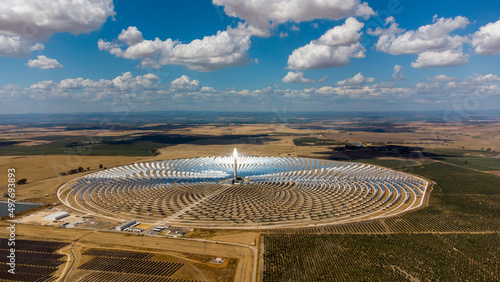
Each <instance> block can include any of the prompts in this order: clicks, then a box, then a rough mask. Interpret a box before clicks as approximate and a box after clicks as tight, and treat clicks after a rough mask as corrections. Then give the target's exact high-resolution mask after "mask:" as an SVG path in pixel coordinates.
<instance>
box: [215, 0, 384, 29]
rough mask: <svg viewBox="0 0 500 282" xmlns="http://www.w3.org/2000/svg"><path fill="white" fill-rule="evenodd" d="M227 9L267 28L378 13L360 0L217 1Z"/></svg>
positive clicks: (231, 13) (233, 15) (217, 3)
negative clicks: (289, 23) (290, 23)
mask: <svg viewBox="0 0 500 282" xmlns="http://www.w3.org/2000/svg"><path fill="white" fill-rule="evenodd" d="M212 2H213V3H214V4H215V5H218V6H224V12H225V13H226V14H227V15H228V16H231V17H238V18H240V19H243V20H245V21H246V22H247V23H249V24H251V25H254V26H257V27H259V28H261V29H266V28H268V27H269V25H270V23H271V25H276V24H281V23H285V22H289V21H291V22H303V21H311V20H315V19H331V20H340V19H343V18H346V17H350V16H371V15H374V14H375V12H374V11H373V10H372V8H370V7H369V6H368V4H367V3H366V2H363V3H361V2H360V0H309V1H301V0H267V1H262V0H247V1H240V0H213V1H212Z"/></svg>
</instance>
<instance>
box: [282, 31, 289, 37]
mask: <svg viewBox="0 0 500 282" xmlns="http://www.w3.org/2000/svg"><path fill="white" fill-rule="evenodd" d="M285 37H288V33H287V32H284V31H282V32H280V38H285Z"/></svg>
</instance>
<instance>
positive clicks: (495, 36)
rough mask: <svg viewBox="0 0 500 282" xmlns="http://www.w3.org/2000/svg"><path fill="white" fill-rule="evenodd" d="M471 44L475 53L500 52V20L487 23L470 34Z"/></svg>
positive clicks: (491, 53) (492, 53)
mask: <svg viewBox="0 0 500 282" xmlns="http://www.w3.org/2000/svg"><path fill="white" fill-rule="evenodd" d="M472 46H473V47H475V49H474V51H476V53H477V54H481V55H484V56H491V55H494V54H499V53H500V20H498V21H496V22H494V23H488V24H487V25H485V26H482V27H480V28H479V30H478V31H476V32H475V33H474V34H473V35H472Z"/></svg>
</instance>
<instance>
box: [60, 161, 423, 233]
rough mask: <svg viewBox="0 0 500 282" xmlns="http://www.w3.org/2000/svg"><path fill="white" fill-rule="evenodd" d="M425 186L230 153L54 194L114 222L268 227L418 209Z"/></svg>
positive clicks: (125, 169)
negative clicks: (132, 219) (231, 154)
mask: <svg viewBox="0 0 500 282" xmlns="http://www.w3.org/2000/svg"><path fill="white" fill-rule="evenodd" d="M235 166H236V170H237V176H238V179H239V180H238V181H235V182H234V183H232V182H231V179H234V178H235V175H234V174H235V170H234V168H235ZM427 189H428V182H427V181H426V180H424V179H422V178H420V177H418V176H415V175H411V174H408V173H403V172H398V171H394V170H391V169H387V168H383V167H379V166H374V165H368V164H362V163H356V162H341V161H329V160H320V159H312V158H297V157H247V156H236V154H235V156H230V157H227V156H219V157H201V158H189V159H173V160H164V161H154V162H145V163H134V164H130V165H126V166H120V167H115V168H111V169H106V170H102V171H99V172H96V173H92V174H88V175H86V176H84V177H81V178H78V179H75V180H73V181H71V182H68V183H66V184H65V185H63V186H62V187H61V188H60V189H59V191H58V197H59V199H60V200H61V201H62V202H63V203H64V204H66V205H68V206H70V207H72V208H74V209H76V210H79V211H81V212H83V213H86V214H93V215H100V216H102V217H108V218H113V219H117V218H118V219H124V220H125V219H131V218H134V219H137V220H139V221H141V222H154V223H160V224H171V225H175V226H185V227H208V228H236V229H241V228H258V229H272V228H289V227H304V226H322V225H333V224H340V223H348V222H357V221H362V220H366V219H372V218H384V217H389V216H392V215H396V214H400V213H402V212H405V211H409V210H412V209H416V208H418V207H420V206H421V205H422V204H423V203H424V198H425V196H426V193H427Z"/></svg>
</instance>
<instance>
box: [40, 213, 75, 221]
mask: <svg viewBox="0 0 500 282" xmlns="http://www.w3.org/2000/svg"><path fill="white" fill-rule="evenodd" d="M67 216H69V212H56V213H53V214H49V215H47V216H45V219H47V220H59V219H61V218H65V217H67Z"/></svg>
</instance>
